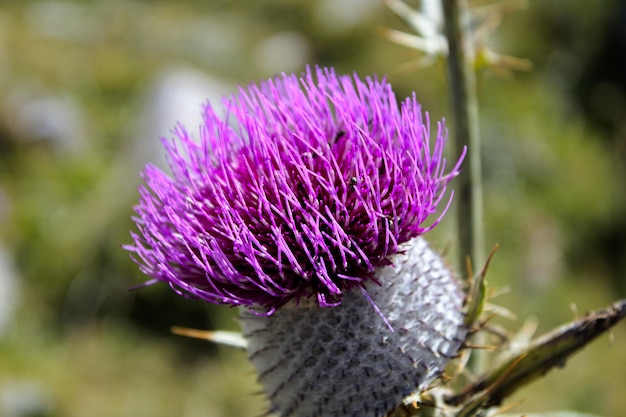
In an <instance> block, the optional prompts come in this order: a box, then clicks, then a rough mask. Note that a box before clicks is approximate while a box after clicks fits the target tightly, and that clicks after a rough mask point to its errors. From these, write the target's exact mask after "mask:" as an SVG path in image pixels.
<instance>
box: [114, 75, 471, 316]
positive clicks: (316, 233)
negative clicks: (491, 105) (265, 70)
mask: <svg viewBox="0 0 626 417" xmlns="http://www.w3.org/2000/svg"><path fill="white" fill-rule="evenodd" d="M224 104H225V108H226V117H225V120H223V119H221V118H220V117H218V116H217V115H216V113H215V111H214V110H213V109H212V108H211V106H209V105H206V106H205V107H204V125H203V126H202V127H201V130H200V139H199V141H196V140H194V139H193V138H192V136H191V135H190V134H189V133H188V132H187V131H186V130H185V129H184V128H183V127H178V128H177V129H176V131H175V134H176V139H174V140H171V141H166V140H164V141H163V143H164V146H165V148H166V150H167V155H168V161H169V165H170V169H171V171H172V175H171V176H169V175H168V174H166V173H164V172H163V171H161V170H160V169H159V168H157V167H155V166H153V165H148V166H147V167H146V169H145V171H144V173H143V178H144V180H145V183H146V185H145V186H142V187H141V188H140V195H141V197H140V203H139V205H137V206H136V207H135V210H136V213H137V217H136V218H135V222H136V224H137V227H138V229H139V233H132V238H133V241H134V243H133V244H131V245H128V246H126V247H125V248H126V249H127V250H129V251H131V252H134V256H133V258H134V259H135V261H136V262H137V263H138V264H139V265H140V268H141V270H142V271H143V272H144V273H145V274H146V275H148V276H150V277H151V278H152V280H151V281H149V283H152V282H156V281H164V282H167V283H169V285H170V286H171V287H172V288H173V289H174V290H175V291H177V292H178V293H179V294H182V295H187V296H192V297H197V298H200V299H203V300H206V301H208V302H211V303H220V304H230V305H244V306H250V307H256V308H261V309H262V310H263V312H264V313H265V314H268V315H269V314H272V313H273V312H274V311H275V310H276V309H278V308H280V307H281V306H283V305H284V304H286V303H288V302H289V301H290V300H295V301H299V300H301V299H302V298H313V299H314V300H315V302H316V303H317V304H318V305H320V306H322V307H327V306H335V305H338V304H340V303H341V302H342V300H343V298H344V296H345V295H346V294H347V293H348V292H349V291H350V290H351V289H354V288H357V287H358V288H361V289H365V288H366V284H367V283H368V282H374V283H376V282H377V280H376V278H375V276H374V274H375V271H376V269H377V268H379V267H383V266H387V265H390V264H391V260H390V259H391V257H392V256H393V255H395V254H396V253H398V252H399V250H400V249H399V248H400V245H402V244H403V243H405V242H408V241H409V240H411V239H413V238H415V237H417V236H419V235H420V234H422V233H424V232H426V231H428V230H430V229H432V228H433V227H434V226H435V225H436V224H437V223H438V222H439V220H440V219H441V216H442V215H443V213H444V212H445V211H446V209H447V206H446V207H445V208H444V209H443V210H441V211H440V214H439V216H438V217H437V218H436V219H435V220H434V221H431V222H430V223H429V224H427V223H426V221H427V218H428V217H429V216H430V215H432V214H434V213H437V211H438V205H439V203H440V200H441V199H442V197H443V195H444V191H445V188H446V185H447V183H448V182H449V181H450V179H451V178H452V177H454V176H455V175H456V174H457V173H458V168H459V165H460V162H461V161H459V162H457V164H456V165H455V166H454V167H452V169H451V170H450V172H448V173H446V164H445V159H443V158H442V151H443V147H444V142H445V136H446V135H445V130H444V128H443V122H441V123H439V124H438V129H437V134H436V139H435V141H434V146H433V147H432V148H431V145H430V136H431V132H430V126H429V119H428V115H426V117H425V120H424V119H423V116H422V111H421V107H420V105H419V104H418V102H417V100H416V98H415V96H413V97H411V98H408V99H406V100H405V101H404V102H402V104H401V106H400V107H399V106H398V103H397V101H396V97H395V95H394V94H393V92H392V90H391V86H390V85H389V84H387V82H386V81H385V80H382V81H381V80H377V79H375V78H366V79H365V80H360V79H359V78H358V77H357V76H356V75H355V76H353V77H350V76H338V75H336V74H335V72H334V71H333V70H332V69H320V68H317V69H316V70H315V71H312V70H310V69H309V70H307V72H306V73H304V74H303V75H302V77H297V76H295V75H282V76H280V77H277V78H274V79H271V80H269V81H266V82H264V83H262V84H260V85H259V86H256V85H251V86H249V87H248V88H247V89H243V88H241V89H240V90H239V95H238V96H236V97H233V98H231V99H230V100H226V101H225V103H224ZM461 159H462V158H461ZM448 204H449V202H448Z"/></svg>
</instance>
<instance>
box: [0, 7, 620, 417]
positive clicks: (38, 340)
mask: <svg viewBox="0 0 626 417" xmlns="http://www.w3.org/2000/svg"><path fill="white" fill-rule="evenodd" d="M475 3H481V4H483V3H485V2H475ZM409 4H412V5H417V4H419V3H418V2H416V1H413V2H409ZM380 27H389V28H395V29H400V30H407V28H406V27H405V26H404V25H403V24H402V22H401V21H400V20H399V19H398V18H397V17H395V16H394V15H393V14H392V13H391V12H390V11H389V10H387V9H385V8H384V7H383V6H382V4H381V3H380V2H379V1H378V0H306V1H305V0H299V1H296V0H291V1H290V0H259V1H244V0H232V1H226V0H206V1H200V0H197V1H191V0H187V1H157V0H151V1H149V0H144V1H140V0H135V1H130V0H101V1H95V0H92V1H89V0H83V1H69V0H68V1H52V0H49V1H0V416H3V417H18V416H19V417H26V416H29V417H32V416H40V417H44V416H45V417H57V416H58V417H61V416H63V417H65V416H67V417H105V416H106V417H112V416H119V417H123V416H133V417H161V416H163V417H165V416H167V417H172V416H176V417H179V416H180V417H195V416H203V417H212V416H215V417H227V416H233V417H234V416H237V417H241V416H244V417H245V416H250V417H252V416H255V415H259V414H261V413H262V412H263V411H264V410H265V404H264V401H263V399H262V398H261V396H259V395H254V393H255V392H257V391H258V390H259V387H258V386H257V385H256V382H255V377H254V374H253V371H252V368H251V367H250V366H249V365H248V364H247V362H246V358H245V354H243V353H241V352H236V351H232V350H229V349H227V348H222V347H216V346H213V345H210V344H208V343H203V342H201V341H195V340H191V339H186V338H182V337H179V336H174V335H172V334H171V333H170V331H169V328H170V326H172V325H181V326H187V327H195V328H202V329H211V328H220V329H237V323H236V321H235V320H234V317H235V315H236V311H235V310H233V309H229V308H227V307H222V306H219V307H216V306H206V305H204V304H202V303H201V302H198V301H190V300H185V299H182V298H180V297H177V296H173V295H172V294H171V292H170V291H169V289H168V288H167V287H166V286H165V285H155V286H152V287H148V288H144V289H140V290H137V291H130V292H129V291H128V290H127V289H128V288H129V287H130V286H132V285H135V284H137V283H140V282H142V280H143V279H144V277H142V276H141V274H140V273H139V272H138V271H137V268H136V266H135V265H134V264H133V263H132V261H131V260H130V259H129V258H128V255H127V253H125V251H123V250H122V249H121V248H120V245H121V244H124V243H128V242H129V240H130V238H129V230H130V229H132V227H133V226H132V222H131V220H130V217H131V216H132V206H133V205H134V204H135V203H136V201H137V192H136V188H137V186H138V184H139V183H140V176H139V172H140V170H141V168H142V166H143V165H144V164H145V163H146V162H148V161H157V162H159V163H162V161H163V156H162V152H161V151H160V144H159V137H160V136H170V135H171V134H170V132H169V131H170V129H171V128H172V127H174V125H175V123H176V122H177V121H181V122H183V123H184V124H186V125H187V126H188V127H189V128H190V129H191V130H193V129H194V128H195V127H196V125H198V124H199V120H198V114H199V109H200V105H201V103H202V102H204V101H205V100H206V99H211V100H219V97H220V96H221V95H223V94H228V93H229V92H231V91H234V88H235V86H236V85H237V84H247V83H248V82H250V81H255V80H259V79H262V78H264V77H268V76H271V75H273V74H276V73H278V72H280V71H287V72H291V71H297V72H300V71H301V70H302V69H303V68H304V66H305V65H306V63H314V64H321V65H332V66H335V67H336V68H337V69H338V71H340V72H353V71H358V73H359V74H360V75H362V76H364V75H368V74H373V73H376V74H380V75H382V74H387V75H388V77H389V79H390V81H391V82H392V84H393V85H394V89H395V90H396V93H397V95H398V96H400V97H404V96H406V95H408V94H410V93H411V92H412V91H416V93H417V96H418V98H419V100H420V101H421V102H422V104H423V105H424V107H425V108H426V109H428V110H429V111H430V113H431V119H432V120H437V119H440V118H441V117H444V116H445V115H446V114H448V108H449V103H448V90H447V86H446V79H445V66H444V64H443V62H438V63H437V64H435V65H433V66H431V67H428V68H424V69H417V68H415V69H411V70H402V71H401V70H399V68H405V67H406V64H407V63H409V62H412V61H415V60H417V59H418V58H419V57H420V53H419V52H418V51H415V50H411V49H407V48H404V47H401V46H398V45H395V44H392V43H390V42H388V41H387V40H385V39H383V38H382V37H381V36H380V35H379V34H378V33H379V32H377V30H376V29H377V28H380ZM489 45H490V46H492V47H493V48H494V49H495V50H497V51H499V52H503V53H506V54H510V55H513V56H518V57H524V58H528V59H530V60H531V61H532V62H533V64H534V69H533V70H532V71H530V72H521V73H520V72H517V73H511V74H508V75H506V74H505V76H503V74H502V73H501V72H499V71H492V70H484V71H481V72H480V73H479V74H478V84H479V94H480V105H481V108H480V116H481V132H482V139H483V143H484V145H483V164H484V176H485V178H484V180H485V182H484V187H485V190H484V193H485V195H484V197H485V211H486V213H485V217H486V227H487V230H486V236H487V239H486V240H487V247H488V248H491V247H492V246H493V245H495V244H496V242H498V243H499V244H500V249H499V250H498V252H497V254H496V256H495V258H494V260H493V262H492V265H491V268H490V272H489V275H488V278H489V283H490V285H491V286H492V287H495V288H499V289H503V288H509V289H510V290H509V292H508V293H506V294H505V295H502V296H499V297H498V298H496V299H494V300H493V302H494V303H496V304H499V305H502V306H505V307H507V308H509V309H510V310H512V311H513V312H515V313H516V314H517V315H518V319H517V320H516V321H502V322H501V323H503V324H504V325H506V326H507V327H508V328H510V329H512V330H516V329H519V328H520V327H521V325H522V323H523V322H524V320H525V319H526V318H527V317H530V316H535V317H538V319H539V331H540V332H541V331H545V330H548V329H550V328H551V327H553V326H555V325H558V324H560V323H562V322H564V321H568V320H570V319H572V318H573V317H575V315H576V314H577V313H576V311H575V310H576V309H577V311H578V314H583V313H584V312H585V311H588V310H590V309H596V308H599V307H602V306H604V305H606V304H609V303H611V302H612V301H614V300H615V299H617V298H620V297H625V296H626V281H625V277H626V217H625V216H624V214H625V213H626V181H625V178H626V175H625V169H626V2H623V1H620V0H614V1H610V0H598V1H589V0H534V1H533V0H531V1H530V2H529V7H528V8H527V9H526V10H524V11H519V12H515V13H512V14H510V15H507V16H506V17H505V19H504V21H503V25H502V27H501V28H499V29H498V30H497V31H496V32H495V34H494V35H493V36H491V37H490V40H489ZM450 129H453V126H450ZM454 224H455V220H454V214H452V213H451V214H450V215H449V216H448V217H446V220H444V222H443V224H442V225H441V226H440V227H439V228H438V229H437V230H436V231H434V232H433V233H432V234H431V235H430V239H431V241H432V242H433V243H434V244H435V245H436V246H437V247H440V248H444V247H447V246H449V247H451V248H452V251H454V247H455V243H454V242H455V238H454ZM454 259H456V258H455V257H452V256H451V260H454ZM574 305H575V306H576V308H574ZM625 352H626V325H624V324H622V325H620V326H618V327H617V328H616V329H615V330H614V332H613V337H612V338H611V337H603V338H601V339H600V340H598V341H596V342H595V343H593V344H592V345H591V346H590V347H589V348H588V349H586V350H585V351H583V352H582V353H580V354H579V355H577V356H575V357H574V358H573V359H572V360H570V361H569V362H568V364H567V366H566V367H565V369H563V370H557V371H553V372H552V373H551V374H549V375H548V377H547V378H545V379H544V380H542V381H541V382H539V383H536V384H535V385H533V386H531V387H529V388H526V389H524V390H522V391H521V392H520V393H519V394H518V395H516V398H515V400H514V401H512V402H515V401H518V400H519V401H521V404H520V405H519V406H518V407H517V408H515V411H516V412H519V413H520V414H522V411H524V412H530V411H541V410H552V409H563V408H570V409H575V410H579V411H586V412H594V413H597V414H599V415H604V416H606V417H619V416H626V412H625V411H624V410H626V396H625V395H624V392H626V353H625Z"/></svg>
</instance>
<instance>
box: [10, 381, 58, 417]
mask: <svg viewBox="0 0 626 417" xmlns="http://www.w3.org/2000/svg"><path fill="white" fill-rule="evenodd" d="M53 408H54V407H53V404H52V399H51V395H50V392H49V391H48V390H47V389H46V388H45V387H44V385H43V384H42V383H40V382H38V381H34V380H5V381H4V383H3V385H2V386H0V415H1V416H3V417H29V416H48V415H53Z"/></svg>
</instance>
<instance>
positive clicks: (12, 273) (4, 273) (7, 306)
mask: <svg viewBox="0 0 626 417" xmlns="http://www.w3.org/2000/svg"><path fill="white" fill-rule="evenodd" d="M18 285H19V282H18V274H17V271H16V269H15V265H14V263H13V257H12V255H11V253H10V252H9V251H8V250H7V249H6V248H4V246H2V244H1V243H0V340H1V339H2V337H4V336H5V335H6V334H7V332H8V331H9V329H10V327H11V323H12V321H13V318H14V315H15V310H16V309H17V305H18V299H19V291H18Z"/></svg>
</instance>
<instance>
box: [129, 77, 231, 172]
mask: <svg viewBox="0 0 626 417" xmlns="http://www.w3.org/2000/svg"><path fill="white" fill-rule="evenodd" d="M234 92H235V84H234V83H232V82H229V81H226V80H223V79H220V78H217V77H214V76H211V75H208V74H206V73H203V72H200V71H198V70H195V69H192V68H188V67H175V68H169V69H166V70H164V71H162V72H161V73H159V74H158V75H157V76H156V78H155V80H154V81H153V82H152V83H151V86H150V87H149V88H148V91H147V93H146V95H145V99H144V104H143V110H142V112H141V115H140V116H139V117H138V119H137V120H138V122H137V125H136V126H135V129H134V132H135V133H134V135H133V136H134V140H133V142H132V149H131V150H130V155H128V156H130V157H131V159H132V161H131V164H132V165H133V167H134V169H136V170H137V169H141V168H142V167H143V165H144V164H146V163H147V162H153V163H155V164H157V165H159V166H161V167H166V166H167V164H166V162H165V152H164V150H163V146H162V145H161V140H160V139H161V138H163V137H165V138H168V139H169V138H172V137H174V134H173V133H172V131H173V129H174V128H175V127H176V126H177V125H178V124H181V125H182V126H184V127H185V128H186V129H187V131H188V132H189V133H190V134H192V136H193V137H196V138H197V137H198V131H199V127H200V126H201V125H202V107H203V105H204V103H207V102H210V103H211V105H212V106H213V107H214V108H215V109H216V110H218V114H220V112H221V114H223V106H222V98H223V97H225V96H230V95H231V94H233V93H234ZM220 109H222V110H220ZM137 172H138V171H137Z"/></svg>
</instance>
